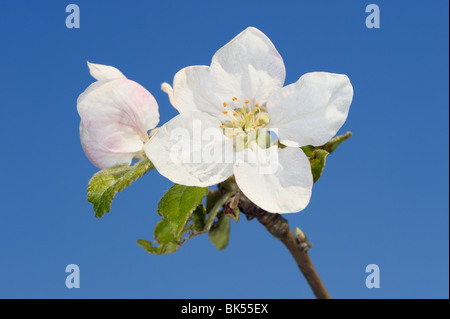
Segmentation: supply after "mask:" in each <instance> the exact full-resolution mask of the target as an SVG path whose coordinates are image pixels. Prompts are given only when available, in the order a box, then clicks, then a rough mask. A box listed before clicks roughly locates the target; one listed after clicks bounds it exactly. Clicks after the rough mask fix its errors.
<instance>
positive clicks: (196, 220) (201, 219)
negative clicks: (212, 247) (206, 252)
mask: <svg viewBox="0 0 450 319" xmlns="http://www.w3.org/2000/svg"><path fill="white" fill-rule="evenodd" d="M190 220H191V221H192V223H193V224H192V230H193V231H201V230H203V229H204V228H205V223H206V208H205V206H203V205H199V206H197V208H196V209H195V210H194V212H193V213H192V215H191V218H190Z"/></svg>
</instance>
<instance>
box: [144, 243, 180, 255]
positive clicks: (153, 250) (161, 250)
mask: <svg viewBox="0 0 450 319" xmlns="http://www.w3.org/2000/svg"><path fill="white" fill-rule="evenodd" d="M137 243H138V245H139V246H141V247H142V248H144V249H145V250H146V251H147V252H149V253H150V254H154V255H165V254H171V253H174V252H176V251H177V250H178V248H180V246H181V245H180V244H178V243H175V242H169V243H165V244H160V245H159V246H153V245H152V243H151V242H149V241H148V240H145V239H139V240H138V241H137Z"/></svg>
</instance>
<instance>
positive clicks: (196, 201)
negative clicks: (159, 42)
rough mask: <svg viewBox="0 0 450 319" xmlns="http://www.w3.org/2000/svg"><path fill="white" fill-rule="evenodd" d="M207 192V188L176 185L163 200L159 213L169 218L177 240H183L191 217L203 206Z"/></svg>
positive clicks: (159, 205)
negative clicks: (183, 233) (199, 206)
mask: <svg viewBox="0 0 450 319" xmlns="http://www.w3.org/2000/svg"><path fill="white" fill-rule="evenodd" d="M207 191H208V188H207V187H190V186H184V185H178V184H175V185H174V186H172V187H171V188H170V189H169V190H168V191H167V193H166V194H165V195H164V196H163V197H162V198H161V200H160V202H159V204H158V208H157V213H158V214H159V215H161V216H163V217H165V218H167V220H168V222H169V223H170V228H171V229H172V232H173V236H174V237H175V238H181V235H182V231H183V229H184V226H185V225H186V223H187V221H188V218H189V216H190V215H191V214H192V213H193V211H194V209H196V208H197V206H198V205H200V204H201V202H202V200H203V198H204V197H205V195H206V192H207Z"/></svg>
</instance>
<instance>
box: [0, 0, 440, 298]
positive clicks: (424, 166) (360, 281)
mask: <svg viewBox="0 0 450 319" xmlns="http://www.w3.org/2000/svg"><path fill="white" fill-rule="evenodd" d="M69 3H71V2H67V1H39V2H37V1H2V2H1V3H0V45H1V50H0V97H1V100H0V101H1V102H0V136H1V138H2V148H1V155H2V156H1V157H0V163H1V167H2V169H1V172H0V298H311V297H313V295H312V293H311V291H310V289H309V287H308V286H307V284H306V281H305V280H304V279H303V278H302V276H301V275H300V273H299V271H298V269H297V267H296V265H295V263H294V262H293V260H291V257H290V255H289V254H288V252H287V250H286V249H285V248H284V247H283V246H282V245H281V244H280V243H279V242H277V241H276V240H275V239H273V238H271V236H270V235H269V234H268V233H267V232H266V231H265V229H264V228H263V227H262V226H261V225H259V224H258V223H257V222H256V221H251V222H248V221H246V220H245V219H242V220H241V221H240V222H239V223H238V224H232V229H231V239H230V245H229V247H228V248H226V249H225V250H224V251H217V250H215V248H214V247H213V246H212V244H210V243H209V241H208V238H207V236H199V237H197V238H195V239H193V240H191V241H190V242H188V243H187V244H186V245H184V246H183V247H182V248H181V249H180V250H179V251H178V252H177V253H175V254H173V255H168V256H152V255H148V254H147V253H145V252H144V251H143V250H142V249H141V248H140V247H139V246H138V245H137V244H136V240H137V239H139V238H146V239H152V232H153V227H154V226H155V224H156V223H157V222H158V216H157V214H156V212H155V210H156V206H157V203H158V200H159V198H160V197H161V196H162V195H163V194H164V192H165V191H166V190H167V189H168V188H169V187H170V186H171V183H170V182H169V181H167V180H165V179H164V178H162V177H161V176H159V175H158V174H157V172H156V171H152V172H150V173H148V174H147V175H146V176H145V177H144V178H142V179H140V180H139V181H138V182H136V183H135V184H133V185H132V187H130V188H129V189H126V190H125V191H124V192H122V193H120V194H119V195H118V196H117V198H116V200H115V201H114V203H113V207H112V211H111V213H110V214H108V215H106V216H105V217H104V218H102V219H95V218H94V213H93V211H92V208H91V204H90V203H88V202H87V201H86V186H87V182H88V180H89V178H90V177H91V176H92V174H94V173H95V172H96V171H97V169H96V168H95V167H94V166H93V165H92V164H91V163H90V162H89V161H88V160H87V158H86V157H85V155H84V153H83V150H82V148H81V146H80V142H79V135H78V125H79V117H78V114H77V111H76V98H77V96H78V95H79V94H80V93H81V92H83V90H84V89H85V88H86V87H87V86H88V85H89V84H90V83H92V82H93V79H92V78H91V77H90V76H89V74H88V70H87V67H86V60H89V61H91V62H95V63H102V64H110V65H114V66H116V67H117V68H119V69H120V70H121V71H122V72H123V73H124V74H126V75H127V77H128V78H130V79H133V80H135V81H137V82H139V83H140V84H142V85H143V86H144V87H145V88H147V89H148V90H149V91H150V92H152V94H153V95H154V96H155V98H156V99H157V101H158V102H159V106H160V113H161V123H164V122H166V121H167V120H169V119H170V118H171V117H173V116H174V115H175V114H176V112H175V110H174V109H173V108H172V107H171V106H170V104H169V102H168V99H167V97H166V95H165V94H164V93H163V92H161V91H160V90H159V87H160V84H161V82H163V81H168V82H171V81H172V78H173V76H174V74H175V73H176V72H177V71H178V70H179V69H181V68H183V67H185V66H189V65H195V64H209V63H210V60H211V58H212V55H213V54H214V52H215V51H216V50H217V49H219V48H220V47H221V46H223V45H224V44H226V43H227V42H228V41H229V40H231V39H232V38H233V37H234V36H235V35H237V34H238V33H239V32H240V31H242V30H243V29H245V28H246V27H248V26H255V27H257V28H259V29H260V30H261V31H263V32H264V33H265V34H266V35H267V36H268V37H269V38H270V39H271V40H272V41H273V42H274V44H275V46H276V47H277V49H278V51H279V52H280V54H281V55H282V56H283V58H284V62H285V64H286V68H287V78H286V83H287V84H289V83H292V82H295V81H296V80H297V79H298V78H299V77H300V76H301V75H302V74H304V73H307V72H311V71H328V72H335V73H345V74H347V75H348V76H349V78H350V80H351V81H352V84H353V86H354V90H355V95H354V100H353V104H352V106H351V108H350V114H349V117H348V120H347V122H346V124H345V125H344V127H343V128H342V129H341V132H346V131H348V130H350V131H352V132H353V134H354V135H353V137H352V138H351V139H350V140H349V141H348V142H346V143H345V144H344V145H342V146H341V147H340V148H339V149H338V150H337V151H336V152H335V153H333V154H332V156H330V157H329V159H328V163H327V166H326V168H325V173H324V176H323V177H322V178H321V180H320V181H319V182H318V183H317V184H316V185H315V187H314V189H313V197H312V200H311V203H310V205H309V206H308V208H307V209H305V210H304V211H303V212H301V213H298V214H291V215H288V216H287V219H288V220H289V222H290V225H291V226H292V227H293V226H296V225H297V226H300V227H301V228H302V229H303V230H304V231H305V232H306V234H307V235H308V237H309V238H310V241H311V242H312V243H313V244H314V247H313V248H312V249H311V251H310V254H311V258H312V259H313V261H314V263H315V265H316V267H317V269H318V271H319V274H320V275H321V277H322V279H323V281H324V282H325V284H326V285H327V287H328V289H329V291H330V293H331V295H332V296H333V297H335V298H448V295H449V290H448V283H449V278H448V276H449V255H448V254H449V247H448V243H449V235H448V234H449V233H448V227H449V220H448V218H449V213H448V210H449V197H448V191H449V189H448V188H449V180H448V176H449V171H448V168H449V158H448V155H449V150H448V144H449V140H448V136H449V122H448V118H449V114H448V113H449V94H448V85H449V83H448V82H449V76H448V68H449V65H448V56H449V43H448V36H449V34H448V22H449V21H448V9H449V8H448V1H376V2H374V3H376V4H378V5H379V7H380V11H381V28H380V29H368V28H366V26H365V19H366V16H367V14H366V13H365V7H366V5H368V4H369V3H372V2H368V1H332V0H329V1H284V0H278V1H261V0H259V1H242V0H240V1H236V0H230V1H227V2H226V3H224V2H219V1H137V0H134V1H133V0H129V1H108V2H106V1H74V2H73V3H76V4H78V5H79V7H80V11H81V28H80V29H67V28H66V26H65V19H66V16H67V13H66V12H65V7H66V5H68V4H69ZM72 263H74V264H77V265H79V267H80V270H81V288H80V289H67V288H66V286H65V278H66V275H67V274H66V273H65V267H66V265H68V264H72ZM372 263H375V264H377V265H378V266H379V267H380V270H381V287H380V288H379V289H367V288H366V286H365V278H366V275H367V274H366V273H365V268H366V266H367V265H368V264H372Z"/></svg>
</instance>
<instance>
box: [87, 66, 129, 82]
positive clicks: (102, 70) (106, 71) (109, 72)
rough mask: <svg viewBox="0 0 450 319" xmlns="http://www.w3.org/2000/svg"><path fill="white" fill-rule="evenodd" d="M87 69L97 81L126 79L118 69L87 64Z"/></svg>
mask: <svg viewBox="0 0 450 319" xmlns="http://www.w3.org/2000/svg"><path fill="white" fill-rule="evenodd" d="M87 65H88V67H89V73H90V74H91V75H92V77H93V78H94V79H96V80H97V81H102V80H112V79H126V77H125V75H123V74H122V72H120V71H119V70H118V69H116V68H115V67H112V66H109V65H103V64H95V63H90V62H88V63H87Z"/></svg>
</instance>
